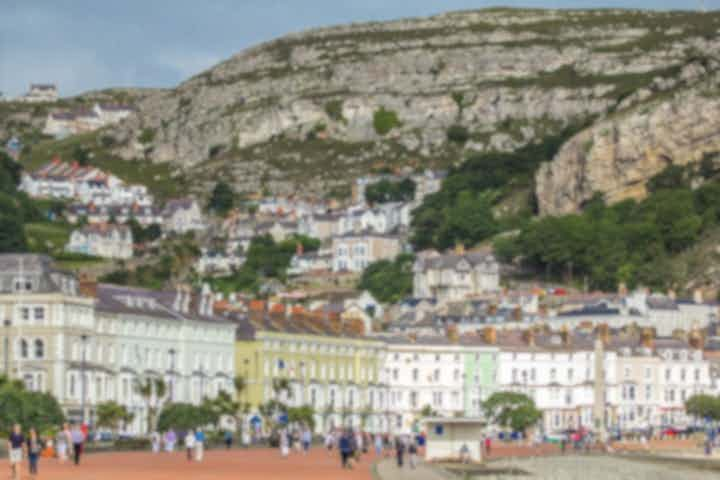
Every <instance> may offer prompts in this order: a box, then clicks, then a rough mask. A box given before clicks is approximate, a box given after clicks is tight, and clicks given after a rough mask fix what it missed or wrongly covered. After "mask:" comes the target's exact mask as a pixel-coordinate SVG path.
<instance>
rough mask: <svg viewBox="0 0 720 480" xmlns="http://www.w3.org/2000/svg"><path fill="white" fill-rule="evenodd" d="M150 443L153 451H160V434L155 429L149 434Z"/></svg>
mask: <svg viewBox="0 0 720 480" xmlns="http://www.w3.org/2000/svg"><path fill="white" fill-rule="evenodd" d="M150 445H151V446H152V452H153V453H159V452H160V434H159V433H158V432H157V431H155V432H152V434H151V435H150Z"/></svg>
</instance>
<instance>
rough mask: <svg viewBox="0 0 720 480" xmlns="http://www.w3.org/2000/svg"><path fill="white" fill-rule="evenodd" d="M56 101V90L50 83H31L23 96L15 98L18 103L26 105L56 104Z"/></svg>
mask: <svg viewBox="0 0 720 480" xmlns="http://www.w3.org/2000/svg"><path fill="white" fill-rule="evenodd" d="M57 100H58V89H57V86H56V85H55V84H52V83H31V84H30V90H28V92H27V93H26V94H25V95H23V96H21V97H18V98H17V101H18V102H28V103H43V102H57Z"/></svg>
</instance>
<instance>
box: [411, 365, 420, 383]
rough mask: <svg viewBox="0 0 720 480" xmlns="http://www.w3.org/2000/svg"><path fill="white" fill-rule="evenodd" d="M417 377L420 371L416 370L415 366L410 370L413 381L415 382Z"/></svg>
mask: <svg viewBox="0 0 720 480" xmlns="http://www.w3.org/2000/svg"><path fill="white" fill-rule="evenodd" d="M419 377H420V372H419V371H418V369H417V368H413V371H412V379H413V382H417V381H418V378H419Z"/></svg>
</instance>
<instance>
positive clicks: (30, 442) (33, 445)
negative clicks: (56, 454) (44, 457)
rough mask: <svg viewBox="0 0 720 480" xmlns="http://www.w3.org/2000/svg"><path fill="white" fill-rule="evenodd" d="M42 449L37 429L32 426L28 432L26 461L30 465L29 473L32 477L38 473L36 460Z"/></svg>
mask: <svg viewBox="0 0 720 480" xmlns="http://www.w3.org/2000/svg"><path fill="white" fill-rule="evenodd" d="M42 449H43V446H42V442H41V441H40V438H39V437H38V434H37V431H36V430H35V429H34V428H31V429H30V432H28V438H27V452H28V463H29V465H30V475H31V476H33V477H34V476H35V475H37V473H38V460H39V459H40V452H42Z"/></svg>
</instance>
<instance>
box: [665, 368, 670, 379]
mask: <svg viewBox="0 0 720 480" xmlns="http://www.w3.org/2000/svg"><path fill="white" fill-rule="evenodd" d="M670 378H671V371H670V369H669V368H666V369H665V380H666V381H668V382H669V381H670Z"/></svg>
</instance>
